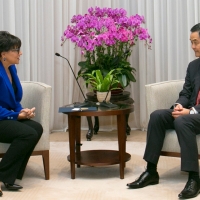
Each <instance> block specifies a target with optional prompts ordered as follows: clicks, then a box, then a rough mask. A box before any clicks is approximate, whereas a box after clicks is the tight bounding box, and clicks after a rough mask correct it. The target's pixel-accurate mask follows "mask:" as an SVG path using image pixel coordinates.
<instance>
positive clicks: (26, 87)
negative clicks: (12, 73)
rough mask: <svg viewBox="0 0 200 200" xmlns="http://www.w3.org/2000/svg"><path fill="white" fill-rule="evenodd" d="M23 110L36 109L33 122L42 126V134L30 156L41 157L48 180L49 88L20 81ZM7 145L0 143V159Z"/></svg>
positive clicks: (38, 83)
mask: <svg viewBox="0 0 200 200" xmlns="http://www.w3.org/2000/svg"><path fill="white" fill-rule="evenodd" d="M21 83H22V87H23V99H22V102H21V103H22V106H23V107H24V108H32V107H35V108H36V116H35V118H34V120H35V121H37V122H39V123H41V124H42V126H43V134H42V137H41V138H40V141H39V142H38V144H37V145H36V147H35V149H34V151H33V153H32V155H42V158H43V165H44V172H45V179H46V180H48V179H49V147H50V140H49V133H50V128H49V121H50V104H51V86H49V85H46V84H44V83H40V82H33V81H22V82H21ZM8 147H9V144H4V143H0V158H2V157H3V155H4V153H5V152H6V151H7V149H8Z"/></svg>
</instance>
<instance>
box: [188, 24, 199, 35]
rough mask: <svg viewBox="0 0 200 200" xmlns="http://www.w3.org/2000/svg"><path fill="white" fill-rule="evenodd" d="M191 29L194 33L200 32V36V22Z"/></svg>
mask: <svg viewBox="0 0 200 200" xmlns="http://www.w3.org/2000/svg"><path fill="white" fill-rule="evenodd" d="M190 31H191V32H192V33H193V32H199V37H200V23H198V24H196V25H194V26H193V27H192V28H191V29H190Z"/></svg>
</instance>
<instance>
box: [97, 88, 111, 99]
mask: <svg viewBox="0 0 200 200" xmlns="http://www.w3.org/2000/svg"><path fill="white" fill-rule="evenodd" d="M106 95H107V97H106ZM110 97H111V91H109V92H98V91H97V99H98V102H103V101H104V100H105V98H106V102H108V101H110Z"/></svg>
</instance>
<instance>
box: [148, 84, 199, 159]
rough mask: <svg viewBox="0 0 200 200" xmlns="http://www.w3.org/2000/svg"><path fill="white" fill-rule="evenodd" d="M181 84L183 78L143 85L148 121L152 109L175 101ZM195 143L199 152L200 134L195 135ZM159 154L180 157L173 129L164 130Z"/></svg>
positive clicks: (167, 106) (169, 104) (167, 105)
mask: <svg viewBox="0 0 200 200" xmlns="http://www.w3.org/2000/svg"><path fill="white" fill-rule="evenodd" d="M183 84H184V80H173V81H164V82H159V83H153V84H148V85H145V89H146V103H147V116H148V119H147V120H148V121H149V116H150V114H151V113H152V112H153V111H154V110H157V109H163V108H170V107H171V106H172V105H173V104H174V103H175V102H176V100H177V99H178V95H179V92H180V91H181V90H182V88H183ZM197 144H198V150H199V152H200V135H197ZM161 155H163V156H172V157H180V147H179V143H178V139H177V135H176V132H175V130H167V131H166V136H165V140H164V145H163V148H162V152H161ZM199 158H200V155H199Z"/></svg>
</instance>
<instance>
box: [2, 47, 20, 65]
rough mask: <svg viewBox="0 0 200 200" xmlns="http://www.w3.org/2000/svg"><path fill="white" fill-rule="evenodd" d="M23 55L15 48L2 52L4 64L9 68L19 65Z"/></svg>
mask: <svg viewBox="0 0 200 200" xmlns="http://www.w3.org/2000/svg"><path fill="white" fill-rule="evenodd" d="M21 55H22V52H21V51H20V49H18V48H13V49H11V50H9V51H7V52H2V60H3V63H5V64H7V65H8V66H10V65H14V64H19V60H20V56H21ZM4 60H5V61H4Z"/></svg>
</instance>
